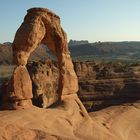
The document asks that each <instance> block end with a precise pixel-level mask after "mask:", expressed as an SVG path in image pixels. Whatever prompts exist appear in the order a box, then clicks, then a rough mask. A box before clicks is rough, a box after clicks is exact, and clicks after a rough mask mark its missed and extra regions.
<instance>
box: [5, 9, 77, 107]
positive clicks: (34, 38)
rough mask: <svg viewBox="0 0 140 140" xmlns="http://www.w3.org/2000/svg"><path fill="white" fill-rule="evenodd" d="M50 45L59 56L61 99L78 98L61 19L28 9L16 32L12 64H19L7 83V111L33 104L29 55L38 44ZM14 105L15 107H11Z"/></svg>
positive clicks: (75, 79) (59, 94)
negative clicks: (28, 66) (27, 67)
mask: <svg viewBox="0 0 140 140" xmlns="http://www.w3.org/2000/svg"><path fill="white" fill-rule="evenodd" d="M40 43H42V44H47V46H48V48H49V49H50V50H51V51H52V52H53V53H54V54H55V55H56V57H57V59H58V68H59V82H58V91H57V93H58V96H59V97H58V99H59V100H61V99H62V100H63V99H67V98H70V95H71V94H74V96H72V97H73V98H77V95H76V92H77V91H78V80H77V76H76V74H75V72H74V69H73V63H72V61H71V57H70V53H69V51H68V44H67V37H66V33H65V32H64V31H63V29H62V28H61V25H60V18H59V17H58V16H57V15H56V14H54V13H53V12H51V11H49V10H48V9H45V8H32V9H29V10H28V13H27V15H26V16H25V18H24V22H23V23H22V25H21V26H20V28H19V29H18V30H17V32H16V35H15V39H14V42H13V44H12V47H13V63H14V64H15V65H17V67H16V68H15V70H14V73H13V76H12V78H11V80H10V81H9V83H8V87H7V92H6V94H5V95H4V101H5V102H7V103H10V107H8V106H6V107H7V108H10V109H11V108H14V109H16V108H18V107H21V108H24V107H26V105H27V106H30V105H32V104H31V101H30V100H31V98H32V84H31V79H30V76H29V74H28V71H27V69H26V64H27V60H28V59H29V57H30V54H31V53H32V52H33V51H34V50H35V49H36V48H37V46H38V44H40ZM12 105H13V106H12Z"/></svg>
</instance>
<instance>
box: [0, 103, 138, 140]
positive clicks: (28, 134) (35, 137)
mask: <svg viewBox="0 0 140 140" xmlns="http://www.w3.org/2000/svg"><path fill="white" fill-rule="evenodd" d="M89 115H90V117H91V118H90V117H89V118H87V117H85V116H83V115H82V114H81V113H80V112H79V109H78V106H77V105H76V103H75V102H72V101H70V102H68V103H66V104H63V105H61V106H60V107H57V108H53V109H41V108H37V107H32V108H30V109H21V110H12V111H0V140H140V103H134V104H125V105H119V106H112V107H108V108H106V109H103V110H100V111H97V112H92V113H89Z"/></svg>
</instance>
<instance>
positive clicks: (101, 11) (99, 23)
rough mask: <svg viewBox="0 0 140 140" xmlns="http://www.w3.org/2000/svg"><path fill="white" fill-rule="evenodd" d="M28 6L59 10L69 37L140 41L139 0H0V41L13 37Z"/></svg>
mask: <svg viewBox="0 0 140 140" xmlns="http://www.w3.org/2000/svg"><path fill="white" fill-rule="evenodd" d="M31 7H46V8H49V9H50V10H52V11H54V12H55V13H56V14H58V15H59V16H60V17H61V24H62V27H63V28H64V30H65V31H66V32H67V34H68V39H75V40H89V41H90V42H95V41H140V0H0V43H3V42H6V41H11V42H12V41H13V39H14V35H15V32H16V30H17V29H18V27H19V26H20V24H21V23H22V21H23V18H24V16H25V14H26V10H27V9H29V8H31Z"/></svg>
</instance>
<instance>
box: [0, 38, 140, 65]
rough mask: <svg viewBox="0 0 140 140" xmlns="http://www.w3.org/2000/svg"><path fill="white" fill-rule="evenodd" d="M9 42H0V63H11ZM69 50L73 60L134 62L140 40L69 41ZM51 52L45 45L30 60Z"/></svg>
mask: <svg viewBox="0 0 140 140" xmlns="http://www.w3.org/2000/svg"><path fill="white" fill-rule="evenodd" d="M11 45H12V44H11V43H10V42H6V43H3V44H0V64H11V60H12V59H11V58H12V49H11ZM69 50H70V52H71V55H72V57H73V59H74V60H77V59H78V60H93V59H97V60H108V61H112V60H115V61H117V60H118V61H126V62H135V61H139V59H140V42H128V41H126V42H95V43H89V42H88V41H86V40H85V41H84V40H83V41H75V40H70V41H69ZM48 55H50V57H52V54H51V53H50V51H49V50H48V48H47V47H46V46H45V45H40V47H38V48H37V49H36V51H35V52H33V54H32V56H31V58H30V60H35V61H38V60H44V59H45V58H47V56H48Z"/></svg>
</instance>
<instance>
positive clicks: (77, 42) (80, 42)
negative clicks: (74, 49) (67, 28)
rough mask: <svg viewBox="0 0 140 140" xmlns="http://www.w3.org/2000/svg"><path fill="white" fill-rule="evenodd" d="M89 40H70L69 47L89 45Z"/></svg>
mask: <svg viewBox="0 0 140 140" xmlns="http://www.w3.org/2000/svg"><path fill="white" fill-rule="evenodd" d="M88 43H89V42H88V40H80V41H77V40H72V39H71V40H70V41H69V46H76V45H83V44H88Z"/></svg>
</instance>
